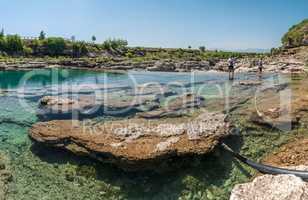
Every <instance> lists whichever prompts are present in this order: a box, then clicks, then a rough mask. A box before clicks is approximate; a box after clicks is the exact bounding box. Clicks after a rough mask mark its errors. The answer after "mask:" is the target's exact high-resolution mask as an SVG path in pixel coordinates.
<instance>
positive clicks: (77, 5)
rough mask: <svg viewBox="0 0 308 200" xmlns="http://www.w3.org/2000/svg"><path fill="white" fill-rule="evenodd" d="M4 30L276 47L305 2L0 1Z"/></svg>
mask: <svg viewBox="0 0 308 200" xmlns="http://www.w3.org/2000/svg"><path fill="white" fill-rule="evenodd" d="M0 5H1V6H0V27H3V28H4V29H5V32H6V33H10V34H12V33H18V34H20V35H22V36H37V35H38V33H39V32H40V31H41V30H44V31H45V32H46V33H47V35H48V36H63V37H67V38H70V37H71V36H72V35H75V36H76V39H79V40H90V39H91V36H92V35H96V37H97V40H98V42H101V41H103V40H105V39H106V38H110V37H111V38H112V37H120V38H123V39H127V40H128V42H129V45H130V46H153V47H183V48H185V47H187V46H189V45H191V46H192V47H198V46H206V47H207V48H223V49H246V48H271V47H274V46H279V45H280V38H281V36H282V34H283V33H284V32H286V31H287V30H288V28H289V27H290V26H291V25H293V24H295V23H298V22H299V21H301V20H303V19H304V18H308V0H0Z"/></svg>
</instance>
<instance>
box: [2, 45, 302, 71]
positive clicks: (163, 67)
mask: <svg viewBox="0 0 308 200" xmlns="http://www.w3.org/2000/svg"><path fill="white" fill-rule="evenodd" d="M307 48H308V47H298V48H293V49H289V50H286V51H285V52H283V53H282V54H279V55H272V56H267V57H265V59H264V71H266V72H282V73H301V72H303V71H305V65H306V64H307V52H308V51H307ZM258 59H259V58H241V59H237V62H236V71H237V72H257V71H258V67H257V66H256V64H255V62H256V60H258ZM59 67H61V68H70V69H88V70H94V71H95V70H96V71H115V72H116V71H118V72H120V71H128V70H145V71H162V72H191V71H210V70H213V71H222V72H226V71H228V62H227V59H210V60H184V61H178V60H170V59H166V60H164V59H162V60H153V61H141V62H136V61H130V60H123V59H117V60H113V61H98V60H96V59H90V58H89V59H73V58H71V59H64V60H57V59H53V60H48V61H44V60H43V61H42V60H40V61H36V59H33V60H32V59H26V60H25V61H16V62H14V61H10V62H0V70H33V69H44V68H59Z"/></svg>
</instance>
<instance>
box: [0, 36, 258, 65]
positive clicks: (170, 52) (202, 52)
mask: <svg viewBox="0 0 308 200" xmlns="http://www.w3.org/2000/svg"><path fill="white" fill-rule="evenodd" d="M95 41H96V36H94V35H93V36H92V37H91V42H84V41H77V40H76V38H75V36H72V37H71V39H64V38H61V37H46V33H45V32H44V31H41V32H40V33H39V36H38V38H37V39H36V38H33V39H22V38H21V37H20V36H18V35H5V34H4V31H3V30H2V31H1V32H0V57H2V58H3V57H14V58H15V59H17V58H18V57H32V58H36V59H37V58H43V57H45V58H46V56H49V57H57V58H58V57H65V58H81V57H86V58H87V59H89V60H93V59H95V60H94V61H95V62H96V60H103V62H105V61H106V62H108V61H111V60H117V61H119V60H120V61H125V60H130V61H133V62H146V61H156V60H161V59H165V60H175V61H187V60H191V61H201V60H209V61H211V60H212V61H214V60H213V59H225V58H229V57H232V56H233V57H237V58H242V57H247V56H249V57H254V56H256V55H258V54H255V53H235V52H224V51H208V50H206V48H205V46H200V47H199V49H192V47H191V46H189V48H188V49H181V48H180V49H176V48H174V49H173V48H144V47H128V42H127V40H124V39H115V38H114V39H107V40H105V41H104V42H103V43H101V44H98V43H95Z"/></svg>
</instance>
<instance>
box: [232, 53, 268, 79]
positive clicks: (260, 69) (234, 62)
mask: <svg viewBox="0 0 308 200" xmlns="http://www.w3.org/2000/svg"><path fill="white" fill-rule="evenodd" d="M228 63H229V67H228V70H229V80H234V70H235V64H236V58H235V57H230V58H229V59H228ZM256 64H257V66H258V72H259V74H262V72H263V59H262V58H260V59H259V60H258V61H257V63H256Z"/></svg>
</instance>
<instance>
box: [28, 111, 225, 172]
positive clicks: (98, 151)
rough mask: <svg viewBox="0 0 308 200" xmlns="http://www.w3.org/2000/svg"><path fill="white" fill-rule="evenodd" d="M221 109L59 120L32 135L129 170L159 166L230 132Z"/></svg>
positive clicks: (34, 129)
mask: <svg viewBox="0 0 308 200" xmlns="http://www.w3.org/2000/svg"><path fill="white" fill-rule="evenodd" d="M229 128H230V124H229V122H228V121H226V116H225V115H224V114H221V113H210V112H207V111H204V112H203V113H202V114H200V115H198V116H196V117H190V118H180V119H175V118H169V119H159V120H146V119H141V118H132V119H128V120H118V121H108V122H104V123H99V124H97V125H95V126H90V125H87V124H84V123H83V122H81V121H71V120H60V121H50V122H41V123H37V124H35V125H34V126H33V127H32V128H31V130H30V131H29V136H30V137H31V138H32V139H33V140H34V141H36V142H37V143H38V144H44V145H48V146H53V147H58V148H64V149H66V150H69V151H71V152H73V153H75V154H77V155H84V156H89V157H92V158H95V159H97V160H99V161H102V162H107V163H113V164H115V165H117V166H119V167H120V168H122V169H125V170H129V171H136V170H146V169H154V170H155V169H156V168H158V166H160V165H163V163H164V161H165V160H168V159H169V158H173V157H179V156H190V155H199V154H206V153H208V152H210V151H212V150H213V149H214V147H215V145H217V144H218V142H219V140H220V139H221V138H224V137H226V136H227V135H228V134H229Z"/></svg>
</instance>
